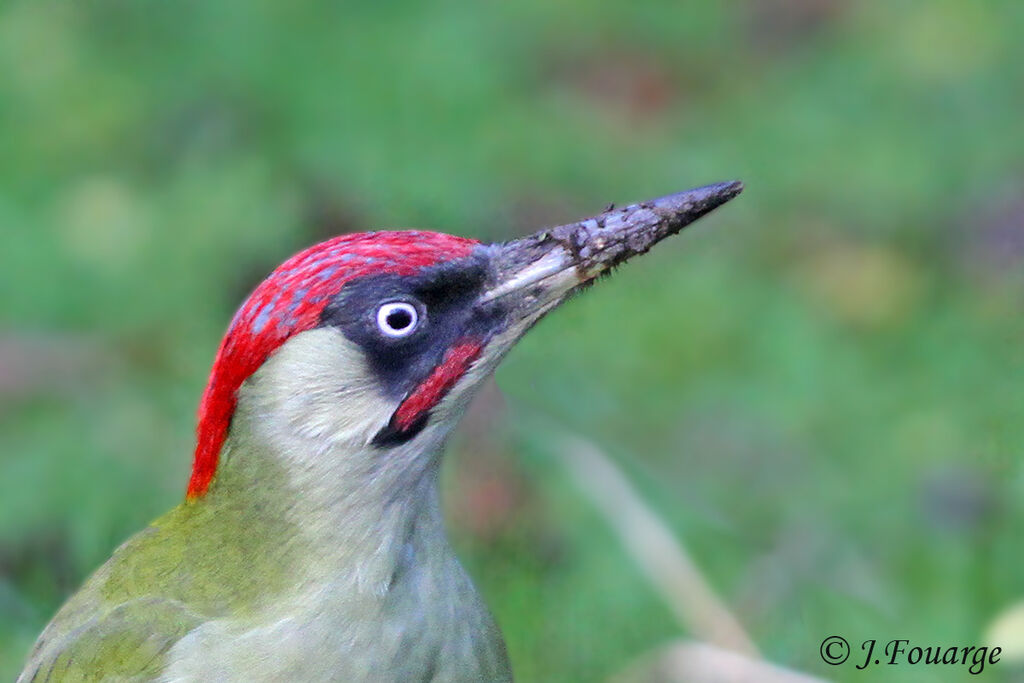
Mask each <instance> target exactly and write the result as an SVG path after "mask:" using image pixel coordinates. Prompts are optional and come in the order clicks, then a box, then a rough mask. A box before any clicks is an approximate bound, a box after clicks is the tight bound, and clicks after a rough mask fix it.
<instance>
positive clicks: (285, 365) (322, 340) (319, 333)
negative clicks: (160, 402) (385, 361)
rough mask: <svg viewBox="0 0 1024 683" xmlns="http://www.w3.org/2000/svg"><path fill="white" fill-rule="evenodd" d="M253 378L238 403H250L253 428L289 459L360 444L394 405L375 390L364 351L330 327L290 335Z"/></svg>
mask: <svg viewBox="0 0 1024 683" xmlns="http://www.w3.org/2000/svg"><path fill="white" fill-rule="evenodd" d="M252 379H253V381H252V382H247V384H246V386H245V387H243V390H244V392H240V396H239V398H240V407H243V406H242V404H243V403H247V404H249V405H251V406H252V407H253V408H254V409H255V410H256V411H257V412H258V416H257V420H256V421H255V424H256V425H257V428H258V429H259V430H260V431H261V432H262V433H263V434H264V436H265V438H267V439H268V440H270V441H273V442H275V444H276V446H277V448H278V449H281V450H280V451H279V452H288V453H291V454H293V455H292V457H297V458H302V457H304V456H303V455H302V454H303V453H309V454H310V457H316V456H315V455H313V454H314V453H317V452H322V450H323V449H326V448H334V447H337V446H339V445H344V444H350V445H352V446H355V447H360V448H361V447H363V446H365V445H366V444H367V443H369V442H370V440H371V439H372V438H373V436H374V435H375V434H376V433H377V432H378V431H379V430H380V429H381V428H382V427H383V426H384V425H385V424H387V421H388V420H389V419H390V417H391V414H392V413H393V412H394V410H395V409H396V408H397V403H396V402H394V401H388V400H387V399H385V398H384V397H383V396H381V395H380V393H379V392H378V390H377V388H376V382H375V380H374V378H373V376H372V374H371V372H370V369H369V368H368V367H367V365H366V361H365V359H364V357H363V354H362V352H361V351H360V350H359V349H358V348H357V347H355V346H354V345H353V344H351V343H350V342H349V341H348V340H347V339H345V338H344V336H342V335H341V334H340V333H339V332H337V331H336V330H332V329H317V330H310V331H308V332H303V333H302V334H299V335H296V336H295V337H293V338H291V339H290V340H288V342H287V343H285V344H284V346H282V347H281V349H280V350H279V351H278V352H277V353H275V354H274V355H273V356H272V357H271V358H270V359H269V360H268V361H267V362H266V363H264V364H263V366H262V367H261V368H260V369H259V371H257V373H256V374H255V375H254V376H253V378H252Z"/></svg>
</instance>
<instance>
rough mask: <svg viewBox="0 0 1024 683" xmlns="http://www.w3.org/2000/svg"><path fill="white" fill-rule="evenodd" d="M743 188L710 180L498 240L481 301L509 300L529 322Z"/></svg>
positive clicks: (518, 319)
mask: <svg viewBox="0 0 1024 683" xmlns="http://www.w3.org/2000/svg"><path fill="white" fill-rule="evenodd" d="M742 190H743V184H742V183H741V182H739V181H732V182H727V183H718V184H715V185H706V186H704V187H698V188H696V189H693V190H686V191H685V192H678V193H676V194H670V195H668V196H665V197H660V198H658V199H652V200H650V201H646V202H640V203H639V204H631V205H629V206H626V207H623V208H621V209H614V208H610V209H608V210H607V211H605V212H604V213H601V214H599V215H597V216H594V217H592V218H586V219H584V220H581V221H577V222H575V223H569V224H567V225H560V226H558V227H556V228H548V229H546V230H541V231H539V232H536V233H534V234H533V235H529V236H527V237H523V238H522V239H518V240H514V241H511V242H506V243H504V244H499V245H495V246H494V247H493V249H495V252H494V255H493V260H492V264H493V266H492V267H493V270H492V280H491V286H490V287H489V288H488V289H487V291H486V292H485V293H484V294H483V296H482V297H481V299H480V301H479V303H481V304H488V303H491V302H493V304H497V303H498V302H499V301H502V300H509V301H510V303H511V306H510V307H511V308H514V309H517V310H516V313H514V314H513V315H512V317H513V319H515V320H516V322H522V323H525V324H526V325H527V326H528V325H529V324H532V323H533V322H536V320H537V319H539V318H540V317H541V316H542V315H543V314H544V313H546V312H547V311H549V310H551V309H552V308H554V307H555V306H556V305H557V304H558V303H559V302H561V301H562V300H563V299H565V297H567V296H568V295H569V294H570V293H571V292H572V291H573V290H575V289H577V288H578V287H581V286H583V285H586V284H587V283H589V282H592V281H593V280H594V279H595V278H597V277H598V276H600V275H601V274H602V273H606V272H608V271H609V270H611V269H612V268H614V267H615V266H617V265H619V264H621V263H623V262H625V261H627V260H628V259H630V258H632V257H633V256H636V255H637V254H643V253H645V252H647V251H648V250H649V249H650V248H651V247H653V246H654V245H655V244H657V243H658V242H660V241H661V240H663V239H665V238H666V237H668V236H670V235H674V234H676V233H678V232H679V231H680V230H682V229H683V228H684V227H686V226H687V225H689V224H690V223H692V222H694V221H695V220H697V219H698V218H700V217H701V216H703V215H705V214H707V213H709V212H710V211H712V210H713V209H715V208H716V207H719V206H721V205H722V204H724V203H726V202H727V201H729V200H730V199H732V198H733V197H735V196H736V195H738V194H739V193H740V192H741V191H742ZM513 294H514V295H515V296H514V297H511V299H509V295H513ZM513 300H514V303H512V301H513ZM493 304H492V305H493Z"/></svg>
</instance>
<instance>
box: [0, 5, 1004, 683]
mask: <svg viewBox="0 0 1024 683" xmlns="http://www.w3.org/2000/svg"><path fill="white" fill-rule="evenodd" d="M1022 34H1024V3H1019V2H1013V1H1011V0H1006V1H1004V2H989V3H969V2H954V1H951V0H946V1H943V0H937V1H933V2H911V1H907V2H888V3H869V2H853V1H851V0H763V1H756V2H755V1H753V0H748V1H743V2H732V3H713V2H700V3H675V2H618V3H589V2H583V1H582V0H575V1H563V2H548V1H545V0H523V1H520V2H505V3H499V2H478V3H456V2H434V3H415V2H397V1H396V2H384V3H376V4H373V5H371V3H359V4H356V3H326V2H325V3H313V2H304V1H303V2H288V3H285V2H270V1H268V0H249V1H247V2H241V1H239V0H220V1H219V2H198V1H194V0H186V1H183V2H175V3H165V2H155V1H151V0H133V1H127V0H122V1H111V0H101V1H97V2H91V3H81V2H79V3H69V2H30V1H27V0H25V1H17V0H15V1H12V2H6V3H4V4H3V5H2V6H0V158H2V162H0V239H2V242H0V678H2V679H4V680H7V679H10V678H11V677H12V676H13V675H14V674H15V672H17V671H18V670H19V668H20V664H21V661H22V658H23V656H24V654H25V652H26V650H27V648H28V647H29V645H30V644H31V642H32V641H33V639H34V637H35V635H36V634H37V633H38V631H39V629H41V627H42V626H43V625H44V624H45V622H46V621H47V620H48V619H49V617H50V616H51V615H52V613H53V612H54V611H55V610H56V608H57V607H58V605H59V604H60V602H61V601H62V599H63V598H64V597H65V596H66V595H67V594H68V593H69V591H71V590H73V589H74V588H75V587H76V586H77V585H78V584H79V583H80V582H81V581H82V579H83V578H84V577H85V576H86V575H87V574H88V573H89V572H90V571H91V570H92V569H94V568H95V567H97V566H98V565H99V564H100V563H101V562H102V561H103V560H104V559H105V558H106V557H107V556H108V554H109V553H110V552H111V550H112V549H113V548H114V547H115V546H116V545H117V544H118V543H119V542H120V541H122V540H123V539H124V538H126V537H127V536H128V535H130V534H131V533H133V532H134V531H136V530H138V529H139V528H141V527H142V526H143V525H144V524H145V523H146V522H147V521H149V520H150V519H152V518H153V517H155V516H157V515H158V514H159V513H161V512H162V511H164V510H165V509H167V508H168V507H170V506H171V505H173V504H175V503H176V502H178V501H179V500H180V498H181V496H182V493H183V490H184V486H185V482H186V479H187V474H188V470H189V466H190V460H191V448H192V429H193V416H194V411H195V406H196V404H197V401H198V397H199V394H200V392H201V391H202V388H203V385H204V381H205V378H206V372H207V370H208V368H209V364H210V362H211V360H212V358H213V353H214V350H215V348H216V345H217V343H218V341H219V338H220V335H221V333H222V332H223V330H224V328H225V326H226V324H227V321H228V320H229V319H230V316H231V314H232V312H233V310H234V308H235V307H236V306H237V305H238V304H239V303H240V302H241V300H242V299H243V298H244V296H245V295H246V293H247V292H248V291H249V289H250V288H251V287H252V286H253V285H254V284H255V283H256V282H257V281H258V280H259V279H260V278H262V276H263V275H265V274H266V273H267V272H268V271H269V270H270V269H271V268H272V267H273V266H274V265H275V264H276V263H278V262H279V261H281V260H282V259H283V258H285V257H286V256H288V255H289V254H290V253H292V252H294V251H296V250H298V249H300V248H302V247H304V246H306V245H309V244H311V243H312V242H315V241H317V240H320V239H323V238H326V237H327V236H330V235H334V234H337V233H340V232H345V231H358V230H364V229H370V228H376V227H388V226H415V227H420V228H427V229H434V230H440V231H445V232H453V233H457V234H461V235H468V236H473V237H478V238H481V239H502V238H508V237H512V236H515V235H519V234H523V233H526V232H529V231H532V230H533V229H536V228H538V227H541V226H543V225H551V224H555V223H559V222H565V221H568V220H571V219H574V218H578V217H582V216H584V215H589V214H592V213H596V212H597V211H599V210H600V209H601V208H602V207H603V206H604V205H605V204H606V203H607V202H610V201H614V202H618V203H623V202H629V201H635V200H641V199H646V198H648V197H652V196H656V195H660V194H664V193H668V192H671V191H675V190H680V189H684V188H686V187H690V186H694V185H700V184H704V183H707V182H712V181H718V180H726V179H731V178H740V179H742V180H744V181H745V183H746V184H747V191H746V192H745V193H744V194H743V195H742V196H741V197H740V198H739V199H738V200H736V201H735V202H733V203H732V204H730V205H728V206H727V207H725V208H723V209H721V210H720V211H718V212H717V213H716V214H714V215H713V216H711V217H709V218H707V219H705V220H703V221H701V223H700V224H699V225H698V226H695V227H694V228H693V229H692V231H688V232H687V233H686V234H685V235H684V236H682V237H679V238H676V239H674V240H672V241H670V242H669V243H667V244H665V245H663V246H661V247H659V248H658V249H656V250H655V251H654V252H653V253H652V254H651V255H650V256H647V257H644V258H643V259H640V260H638V261H637V262H636V263H633V264H631V265H629V266H628V267H626V268H623V269H621V270H620V271H619V273H618V275H616V277H615V278H613V279H612V280H611V281H609V282H605V283H603V284H602V285H601V286H599V287H597V288H595V289H594V290H592V291H590V292H588V293H587V295H586V296H583V297H581V298H580V299H579V300H577V301H574V302H573V303H571V304H570V305H569V306H567V307H566V308H565V309H564V310H562V311H560V312H559V313H558V314H557V315H554V316H552V317H551V318H550V319H549V320H547V321H545V322H544V323H543V324H542V325H540V326H539V327H538V328H537V329H536V330H535V331H534V332H533V333H531V335H530V336H528V337H527V338H526V339H525V340H524V342H523V343H522V345H521V346H520V348H518V349H517V350H516V351H515V352H514V353H513V354H512V355H511V356H510V357H509V359H508V360H507V362H506V363H505V364H504V366H503V368H502V369H501V370H499V372H498V374H497V384H498V386H499V387H501V391H502V392H503V393H502V394H500V395H499V393H498V392H497V391H496V390H494V389H493V388H489V389H487V390H486V391H485V392H484V393H483V395H482V397H481V400H480V401H479V402H478V403H477V404H476V405H475V406H474V408H473V409H472V410H473V414H472V415H471V416H470V419H469V420H468V422H469V424H467V425H466V427H465V429H464V430H463V432H462V435H461V436H460V438H459V439H458V443H457V444H456V448H455V449H454V451H455V452H454V453H452V454H451V455H452V457H451V458H450V459H449V462H448V466H447V471H446V486H445V488H446V499H447V501H448V502H447V504H448V507H449V512H450V513H451V514H450V517H451V528H452V532H453V536H454V537H455V542H456V545H457V547H458V548H459V551H460V555H461V556H462V557H463V558H464V560H465V563H466V564H467V566H468V568H469V569H470V571H471V573H472V574H473V575H474V576H475V577H476V579H477V581H478V583H479V585H480V587H481V589H482V590H483V591H484V593H485V594H486V598H487V601H488V602H489V604H490V605H491V606H492V608H493V610H494V611H495V613H496V615H497V618H498V620H499V622H500V623H501V625H502V627H503V629H504V631H505V633H506V636H507V639H508V643H509V648H510V652H511V656H512V660H513V665H514V667H515V669H516V671H517V674H518V676H519V678H520V679H521V680H523V681H595V680H601V679H603V678H606V677H607V676H609V675H612V674H614V673H616V672H618V671H620V670H622V669H623V668H624V667H626V666H628V665H629V664H630V663H631V662H633V661H635V660H636V658H637V657H640V656H641V655H643V654H644V653H645V652H648V651H650V650H651V649H652V648H655V647H656V646H658V645H661V644H663V643H665V642H668V641H669V640H671V639H673V638H676V637H679V636H681V635H682V636H686V635H693V634H686V633H684V632H683V629H682V628H681V627H680V626H679V625H678V624H677V623H676V622H675V621H674V620H673V618H672V614H671V612H670V611H669V609H668V608H667V607H666V605H665V604H664V602H663V601H662V600H661V599H660V598H659V596H658V594H657V593H656V592H655V591H654V590H653V589H652V588H651V587H650V586H649V585H648V583H647V582H646V580H645V579H644V578H643V575H642V573H641V572H640V571H639V570H638V569H637V566H636V564H635V562H634V561H633V559H632V558H631V557H630V555H629V554H628V553H627V551H626V550H624V549H623V547H622V545H621V544H620V542H619V541H618V540H617V539H616V537H615V536H614V535H613V533H612V532H611V531H610V530H609V528H608V525H607V523H606V522H605V520H604V519H603V518H602V517H601V516H600V515H599V513H598V512H597V511H596V509H595V508H594V507H593V505H592V504H591V502H590V501H589V500H588V499H587V497H586V495H585V494H584V493H583V492H581V489H580V487H579V485H578V483H577V482H574V481H573V480H572V478H571V476H569V475H568V474H567V472H566V470H565V468H564V467H563V466H562V465H561V464H560V461H559V459H558V457H557V454H556V453H554V450H555V449H556V448H557V446H556V445H555V444H556V440H555V439H554V438H549V437H550V434H553V433H555V432H557V431H558V430H565V431H570V432H575V433H579V434H584V435H587V437H588V438H590V439H592V440H593V441H594V442H595V443H597V444H599V445H600V446H601V447H602V448H603V449H605V450H606V451H607V452H608V453H609V454H610V455H611V457H612V458H613V459H614V460H615V461H616V462H617V463H618V464H619V465H620V466H621V467H622V468H623V470H624V471H625V472H626V473H627V475H628V477H629V479H630V480H631V481H632V483H633V484H634V485H635V486H636V487H637V488H638V489H639V490H640V491H641V493H642V495H643V497H644V499H645V500H646V501H647V503H648V504H649V505H650V506H651V508H652V509H653V510H655V511H656V512H657V514H658V515H660V516H661V517H662V518H663V520H664V521H665V522H666V523H667V524H669V525H670V526H671V528H672V529H673V530H674V531H675V533H676V534H677V535H678V536H679V538H680V539H682V540H683V541H684V542H685V543H686V544H687V546H688V548H689V550H690V552H691V553H692V555H693V558H694V560H695V561H696V562H697V564H698V565H699V566H700V568H701V569H702V571H703V572H704V574H705V577H706V578H707V580H708V581H709V582H710V583H711V585H712V586H713V587H714V588H715V589H716V590H717V591H718V592H719V593H720V594H721V596H722V597H723V598H724V599H725V600H726V602H727V603H728V604H729V605H730V607H731V609H732V610H733V611H734V614H735V615H736V617H737V618H738V619H739V620H740V621H741V622H742V623H743V624H744V626H745V627H746V628H747V629H748V630H749V632H750V634H751V635H752V637H753V638H754V640H755V641H756V642H757V643H758V645H759V646H760V648H761V649H762V650H763V652H764V655H765V656H766V657H767V658H768V659H770V660H772V661H775V662H778V663H780V664H782V665H785V666H788V667H792V668H795V669H799V670H803V671H807V672H810V673H814V674H818V675H825V676H831V677H838V678H841V679H850V680H867V678H866V677H867V676H868V675H870V676H871V680H878V679H882V678H886V679H888V680H903V679H904V678H906V677H907V676H911V675H912V676H914V677H915V679H916V680H951V679H958V678H966V677H967V674H966V673H965V672H964V670H963V669H952V670H947V669H943V668H938V669H936V668H935V667H927V668H925V667H920V666H919V667H914V668H913V669H910V668H909V667H888V668H884V667H883V668H882V669H878V670H873V671H871V672H869V673H865V672H858V671H856V670H854V669H853V668H852V666H851V665H848V666H844V667H837V668H831V667H827V666H825V665H824V664H822V663H821V661H820V658H819V655H818V646H819V643H820V642H821V640H822V638H824V637H825V636H827V635H831V634H833V633H838V634H842V635H846V636H847V637H848V638H849V639H850V640H851V641H852V642H855V643H856V642H860V641H861V640H863V639H867V638H877V639H880V640H883V641H884V640H887V639H890V638H908V639H910V640H911V641H913V643H915V644H947V645H948V644H954V645H964V644H980V642H981V641H982V638H983V634H984V632H985V629H986V628H987V626H988V624H989V623H990V622H991V620H992V619H993V618H994V617H995V616H996V615H997V614H999V613H1000V612H1002V611H1003V610H1004V609H1006V608H1008V607H1010V606H1011V605H1013V604H1015V603H1017V602H1018V601H1020V600H1022V599H1024V571H1022V569H1021V568H1022V567H1024V547H1022V543H1021V538H1022V522H1024V464H1022V458H1021V455H1022V443H1024V405H1022V401H1021V396H1022V394H1024V315H1022V313H1024V296H1022V295H1024V125H1022V112H1024V66H1022V65H1024V41H1022V40H1021V35H1022ZM552 425H553V427H552ZM1017 671H1019V669H1018V670H1017ZM1000 672H1001V675H1000ZM1013 672H1014V669H1013V668H1012V665H1011V664H1009V663H1005V662H1004V663H1001V664H1000V665H997V666H996V667H990V668H989V669H988V670H987V673H986V675H987V676H990V677H991V676H995V677H996V679H999V678H1005V677H1009V676H1011V675H1012V674H1013Z"/></svg>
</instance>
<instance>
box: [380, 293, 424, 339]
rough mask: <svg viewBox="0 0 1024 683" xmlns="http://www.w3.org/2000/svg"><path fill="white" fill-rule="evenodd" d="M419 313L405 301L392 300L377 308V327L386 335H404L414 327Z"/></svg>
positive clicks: (410, 332) (409, 332) (408, 333)
mask: <svg viewBox="0 0 1024 683" xmlns="http://www.w3.org/2000/svg"><path fill="white" fill-rule="evenodd" d="M417 322H419V313H418V312H417V311H416V307H415V306H413V305H412V304H410V303H406V302H405V301H393V302H391V303H388V304H384V305H383V306H381V307H380V308H378V309H377V327H378V328H379V329H380V331H381V332H382V333H383V334H384V335H385V336H388V337H406V336H408V335H410V334H412V332H413V330H415V329H416V323H417Z"/></svg>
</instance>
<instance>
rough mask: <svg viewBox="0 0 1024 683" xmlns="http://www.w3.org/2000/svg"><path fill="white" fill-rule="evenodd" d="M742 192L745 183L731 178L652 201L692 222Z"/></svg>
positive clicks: (659, 206)
mask: <svg viewBox="0 0 1024 683" xmlns="http://www.w3.org/2000/svg"><path fill="white" fill-rule="evenodd" d="M740 192H743V183H742V182H741V181H739V180H730V181H727V182H723V183H714V184H712V185H704V186H703V187H696V188H694V189H692V190H685V191H683V192H677V193H675V194H670V195H667V196H665V197H661V198H660V199H655V200H654V201H653V202H652V203H653V204H654V205H655V206H656V207H657V208H659V209H664V210H667V211H670V212H671V213H673V214H678V215H680V216H686V218H688V219H689V220H688V221H687V222H690V221H693V220H696V219H697V218H700V217H701V216H703V215H704V214H706V213H708V212H710V211H711V210H713V209H716V208H718V207H719V206H721V205H722V204H725V203H726V202H728V201H729V200H731V199H734V198H735V197H736V196H737V195H739V193H740Z"/></svg>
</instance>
